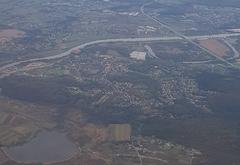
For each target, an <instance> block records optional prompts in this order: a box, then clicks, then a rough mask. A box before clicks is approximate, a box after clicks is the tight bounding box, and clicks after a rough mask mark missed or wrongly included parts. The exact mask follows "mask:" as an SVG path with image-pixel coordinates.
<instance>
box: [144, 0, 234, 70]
mask: <svg viewBox="0 0 240 165" xmlns="http://www.w3.org/2000/svg"><path fill="white" fill-rule="evenodd" d="M154 2H155V1H153V2H150V3H146V4H144V5H142V6H141V13H142V14H143V15H144V16H146V17H148V18H149V19H151V20H153V21H155V22H156V23H158V24H159V25H160V26H162V27H164V28H166V29H168V30H169V31H171V32H173V33H174V34H176V35H177V36H178V37H180V38H182V39H183V40H185V41H187V42H189V43H191V44H193V45H195V46H196V47H198V48H200V49H202V50H203V51H205V52H207V53H208V54H210V55H211V56H213V57H215V58H216V59H218V60H219V61H221V62H223V63H225V64H227V65H229V66H231V67H235V66H234V65H233V64H232V63H231V62H229V61H227V60H225V59H223V58H221V57H219V56H218V55H216V54H215V53H213V52H211V51H209V50H208V49H206V48H204V47H203V46H201V45H200V44H198V43H196V42H194V41H193V39H194V38H192V37H189V36H186V35H184V34H181V33H180V32H178V31H176V30H175V29H174V28H172V27H171V26H169V25H168V24H166V23H164V22H162V21H160V20H159V19H157V18H155V17H153V16H151V15H149V14H147V13H146V12H145V11H144V8H145V7H146V6H148V5H150V4H152V3H154ZM225 35H226V34H225ZM225 35H224V34H221V35H219V36H222V37H226V36H225ZM235 35H237V33H236V34H235ZM205 37H206V38H207V35H206V36H202V39H206V38H205ZM209 38H211V37H210V36H209ZM212 38H214V35H212ZM200 39H201V38H200Z"/></svg>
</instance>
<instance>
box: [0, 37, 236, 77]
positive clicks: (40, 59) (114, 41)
mask: <svg viewBox="0 0 240 165" xmlns="http://www.w3.org/2000/svg"><path fill="white" fill-rule="evenodd" d="M234 36H240V33H226V34H215V35H203V36H188V37H187V38H188V39H190V40H194V39H208V38H226V37H234ZM182 39H184V38H182V37H180V36H179V37H150V38H118V39H105V40H96V41H92V42H87V43H84V44H81V45H79V46H76V47H74V48H71V49H69V50H67V51H66V52H63V53H60V54H57V55H53V56H48V57H39V58H33V59H29V60H23V61H17V62H13V63H10V64H7V65H4V66H2V67H0V72H2V71H4V70H5V69H8V68H11V67H14V66H17V65H20V64H23V63H27V62H37V61H43V60H54V59H59V58H63V57H66V56H69V55H71V54H72V52H73V51H74V50H79V49H84V48H85V47H87V46H91V45H96V44H102V43H117V42H152V41H171V40H182ZM223 60H224V59H223ZM224 61H225V60H224ZM228 63H229V62H228Z"/></svg>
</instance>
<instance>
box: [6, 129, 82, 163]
mask: <svg viewBox="0 0 240 165" xmlns="http://www.w3.org/2000/svg"><path fill="white" fill-rule="evenodd" d="M77 150H78V149H77V147H76V146H75V144H74V143H72V142H71V141H70V140H69V139H68V138H67V137H66V136H65V135H64V134H63V133H60V132H55V131H54V132H48V131H42V132H40V133H39V134H38V135H37V136H36V137H35V138H33V139H32V140H31V141H29V142H27V143H25V144H23V145H19V146H13V147H9V148H5V152H6V154H7V155H8V156H9V157H10V158H11V159H13V160H15V161H18V162H41V163H46V162H59V161H63V160H66V159H70V158H71V157H73V156H74V155H75V154H76V153H77Z"/></svg>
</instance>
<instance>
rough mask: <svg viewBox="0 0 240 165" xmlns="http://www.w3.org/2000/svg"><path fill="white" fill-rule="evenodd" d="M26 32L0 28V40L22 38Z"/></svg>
mask: <svg viewBox="0 0 240 165" xmlns="http://www.w3.org/2000/svg"><path fill="white" fill-rule="evenodd" d="M24 35H25V32H23V31H20V30H16V29H5V30H0V42H6V41H11V40H12V39H14V38H21V37H23V36H24Z"/></svg>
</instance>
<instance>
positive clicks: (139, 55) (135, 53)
mask: <svg viewBox="0 0 240 165" xmlns="http://www.w3.org/2000/svg"><path fill="white" fill-rule="evenodd" d="M146 55H147V53H146V52H138V51H133V52H132V53H130V57H131V58H133V59H136V60H142V61H144V60H146Z"/></svg>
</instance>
